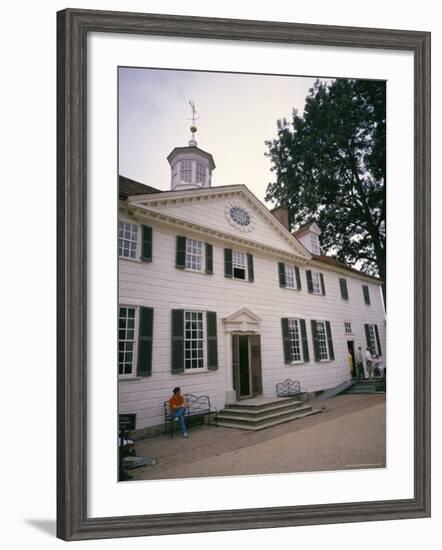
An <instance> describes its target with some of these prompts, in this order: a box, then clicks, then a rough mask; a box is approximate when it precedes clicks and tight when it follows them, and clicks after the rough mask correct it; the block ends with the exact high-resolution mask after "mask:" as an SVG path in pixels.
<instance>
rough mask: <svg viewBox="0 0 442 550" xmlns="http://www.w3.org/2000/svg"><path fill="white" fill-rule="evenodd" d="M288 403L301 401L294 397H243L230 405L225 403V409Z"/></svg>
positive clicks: (252, 408)
mask: <svg viewBox="0 0 442 550" xmlns="http://www.w3.org/2000/svg"><path fill="white" fill-rule="evenodd" d="M289 403H292V404H293V403H301V404H302V403H303V402H302V401H300V400H299V399H297V398H296V397H279V398H277V399H265V398H264V399H260V398H258V399H244V401H237V402H236V403H232V404H230V405H226V409H231V408H235V409H236V408H241V409H244V410H251V411H257V410H260V409H265V408H270V407H278V406H284V405H287V404H289Z"/></svg>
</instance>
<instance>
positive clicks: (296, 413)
mask: <svg viewBox="0 0 442 550" xmlns="http://www.w3.org/2000/svg"><path fill="white" fill-rule="evenodd" d="M318 412H321V411H320V410H317V411H314V410H312V407H311V406H309V405H306V404H305V403H304V402H302V401H299V399H297V398H295V397H283V398H278V399H275V398H265V397H258V398H254V399H247V400H244V401H239V402H238V403H234V404H231V405H227V406H226V408H225V409H223V410H222V411H219V413H218V419H217V424H218V426H223V427H225V428H239V429H242V430H250V431H256V430H262V429H264V428H270V427H271V426H276V425H277V424H282V423H283V422H289V421H290V420H296V419H297V418H303V417H304V416H309V415H311V414H316V413H318Z"/></svg>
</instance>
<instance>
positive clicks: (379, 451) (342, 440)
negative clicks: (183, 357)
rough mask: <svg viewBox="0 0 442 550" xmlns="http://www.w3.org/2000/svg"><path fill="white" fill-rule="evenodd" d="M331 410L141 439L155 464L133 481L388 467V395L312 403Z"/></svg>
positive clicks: (134, 472)
mask: <svg viewBox="0 0 442 550" xmlns="http://www.w3.org/2000/svg"><path fill="white" fill-rule="evenodd" d="M311 404H312V405H313V407H314V408H320V407H321V405H324V404H325V405H326V406H327V408H328V412H325V413H322V414H319V415H314V416H310V417H306V418H303V419H299V420H295V421H292V422H287V423H284V424H281V425H279V426H274V427H273V428H268V429H266V430H262V431H259V432H246V431H245V430H236V429H231V428H221V427H214V426H200V427H194V428H191V429H190V430H189V438H188V439H184V438H183V437H181V436H180V434H177V435H176V436H175V437H174V438H173V439H172V438H170V437H169V436H164V435H161V436H157V437H154V438H149V439H144V440H141V441H137V442H136V449H137V454H138V456H149V457H154V458H156V459H157V461H158V463H157V464H156V465H155V466H145V467H142V468H137V469H134V470H131V471H130V474H131V475H132V476H133V479H172V478H184V477H202V476H204V477H207V476H221V475H244V474H249V475H250V474H265V473H286V472H305V471H318V470H339V469H349V468H381V467H385V395H384V394H369V395H340V396H337V397H334V398H333V399H330V400H328V401H319V402H315V401H311Z"/></svg>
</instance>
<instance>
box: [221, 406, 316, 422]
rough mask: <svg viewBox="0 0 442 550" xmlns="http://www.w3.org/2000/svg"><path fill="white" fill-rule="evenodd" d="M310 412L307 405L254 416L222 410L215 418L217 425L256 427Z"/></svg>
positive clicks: (248, 413) (260, 412)
mask: <svg viewBox="0 0 442 550" xmlns="http://www.w3.org/2000/svg"><path fill="white" fill-rule="evenodd" d="M311 410H312V408H311V407H309V406H308V405H307V406H300V407H296V408H295V409H293V408H286V409H284V410H282V411H281V410H280V409H277V410H273V411H270V412H266V413H263V412H262V411H259V413H255V414H250V412H249V411H247V413H238V412H236V413H235V412H233V413H232V411H230V410H228V409H227V410H226V409H224V410H222V411H221V412H219V413H218V417H217V418H218V424H219V421H220V420H221V421H227V422H230V421H234V422H239V423H240V424H251V425H252V424H254V425H256V424H259V423H260V422H261V423H264V422H267V421H270V420H273V419H276V418H280V419H283V418H285V417H286V416H292V415H293V414H298V413H306V412H309V411H311Z"/></svg>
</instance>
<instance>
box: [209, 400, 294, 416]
mask: <svg viewBox="0 0 442 550" xmlns="http://www.w3.org/2000/svg"><path fill="white" fill-rule="evenodd" d="M303 405H304V403H303V402H302V401H288V402H287V401H285V402H284V403H277V404H271V403H269V404H267V405H266V406H265V407H258V408H247V407H241V406H235V405H231V406H229V407H226V408H225V409H223V410H222V411H220V412H221V413H226V414H241V415H246V414H247V415H250V416H259V415H261V414H266V413H269V412H273V411H284V410H286V409H295V408H298V407H302V406H303Z"/></svg>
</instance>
